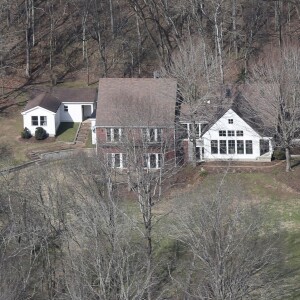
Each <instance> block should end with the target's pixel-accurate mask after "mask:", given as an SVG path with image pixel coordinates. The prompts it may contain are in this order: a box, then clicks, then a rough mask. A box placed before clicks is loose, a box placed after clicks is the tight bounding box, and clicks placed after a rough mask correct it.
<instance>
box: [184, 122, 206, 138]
mask: <svg viewBox="0 0 300 300" xmlns="http://www.w3.org/2000/svg"><path fill="white" fill-rule="evenodd" d="M201 124H202V123H195V125H196V126H197V127H198V130H197V128H196V138H197V139H200V138H201ZM181 125H182V126H183V127H184V130H187V138H184V139H189V138H190V136H191V126H192V123H181ZM197 131H198V134H197Z"/></svg>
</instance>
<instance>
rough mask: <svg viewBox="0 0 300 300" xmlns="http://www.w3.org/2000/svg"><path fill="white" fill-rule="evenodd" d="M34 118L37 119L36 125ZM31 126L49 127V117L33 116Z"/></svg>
mask: <svg viewBox="0 0 300 300" xmlns="http://www.w3.org/2000/svg"><path fill="white" fill-rule="evenodd" d="M33 118H36V120H34V121H35V122H36V124H33ZM42 118H43V120H42ZM31 126H47V116H31Z"/></svg>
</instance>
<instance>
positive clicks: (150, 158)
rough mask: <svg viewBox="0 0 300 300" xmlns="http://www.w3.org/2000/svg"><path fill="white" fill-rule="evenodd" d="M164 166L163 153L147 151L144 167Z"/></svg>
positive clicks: (155, 167)
mask: <svg viewBox="0 0 300 300" xmlns="http://www.w3.org/2000/svg"><path fill="white" fill-rule="evenodd" d="M161 167H162V154H161V153H147V154H144V168H148V169H159V168H161Z"/></svg>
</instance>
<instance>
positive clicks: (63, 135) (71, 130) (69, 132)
mask: <svg viewBox="0 0 300 300" xmlns="http://www.w3.org/2000/svg"><path fill="white" fill-rule="evenodd" d="M78 126H79V123H73V122H63V123H60V125H59V127H58V130H57V134H56V138H57V140H58V141H61V142H70V143H71V142H73V141H74V139H75V135H76V132H77V130H78Z"/></svg>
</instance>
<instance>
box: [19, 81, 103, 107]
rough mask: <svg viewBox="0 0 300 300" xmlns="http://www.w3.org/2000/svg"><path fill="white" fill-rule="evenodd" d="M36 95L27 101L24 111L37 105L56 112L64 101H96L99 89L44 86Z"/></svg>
mask: <svg viewBox="0 0 300 300" xmlns="http://www.w3.org/2000/svg"><path fill="white" fill-rule="evenodd" d="M34 94H35V96H34V97H33V98H32V99H31V100H29V101H28V102H27V105H26V106H25V108H24V111H27V110H29V109H32V108H34V107H36V106H40V107H42V108H45V109H48V110H50V111H52V112H56V111H57V110H58V108H59V106H60V104H61V103H62V102H79V103H80V102H95V101H96V98H97V89H92V88H56V87H55V88H44V91H43V92H42V93H41V92H39V93H37V92H34Z"/></svg>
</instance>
